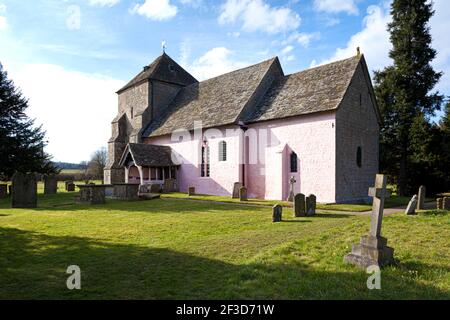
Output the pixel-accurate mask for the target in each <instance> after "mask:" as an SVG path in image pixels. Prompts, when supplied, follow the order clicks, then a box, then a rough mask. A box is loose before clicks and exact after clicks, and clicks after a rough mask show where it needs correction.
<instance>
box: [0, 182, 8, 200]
mask: <svg viewBox="0 0 450 320" xmlns="http://www.w3.org/2000/svg"><path fill="white" fill-rule="evenodd" d="M6 197H8V185H6V184H0V199H5V198H6Z"/></svg>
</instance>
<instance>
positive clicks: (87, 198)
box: [76, 184, 110, 205]
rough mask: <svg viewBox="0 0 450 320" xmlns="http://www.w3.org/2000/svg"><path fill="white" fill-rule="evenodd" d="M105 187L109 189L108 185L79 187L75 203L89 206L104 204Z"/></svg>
mask: <svg viewBox="0 0 450 320" xmlns="http://www.w3.org/2000/svg"><path fill="white" fill-rule="evenodd" d="M106 187H110V185H95V184H87V185H79V186H78V188H80V195H79V196H78V197H77V198H76V202H78V203H82V204H91V205H93V204H104V203H105V189H106Z"/></svg>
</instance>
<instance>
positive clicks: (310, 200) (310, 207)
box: [306, 194, 317, 216]
mask: <svg viewBox="0 0 450 320" xmlns="http://www.w3.org/2000/svg"><path fill="white" fill-rule="evenodd" d="M316 201H317V198H316V196H315V195H313V194H310V195H309V197H307V198H306V215H307V216H314V215H315V214H316V205H317V204H316Z"/></svg>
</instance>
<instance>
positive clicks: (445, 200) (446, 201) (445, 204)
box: [442, 197, 450, 210]
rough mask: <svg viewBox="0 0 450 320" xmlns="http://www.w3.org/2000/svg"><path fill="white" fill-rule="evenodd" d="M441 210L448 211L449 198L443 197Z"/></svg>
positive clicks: (449, 207)
mask: <svg viewBox="0 0 450 320" xmlns="http://www.w3.org/2000/svg"><path fill="white" fill-rule="evenodd" d="M442 209H443V210H450V198H449V197H445V198H444V200H442Z"/></svg>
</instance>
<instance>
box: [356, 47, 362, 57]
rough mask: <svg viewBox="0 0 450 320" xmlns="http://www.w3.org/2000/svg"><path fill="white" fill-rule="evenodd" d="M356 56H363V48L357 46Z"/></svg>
mask: <svg viewBox="0 0 450 320" xmlns="http://www.w3.org/2000/svg"><path fill="white" fill-rule="evenodd" d="M356 56H357V57H358V58H359V57H360V56H361V49H360V48H359V47H357V48H356Z"/></svg>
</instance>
